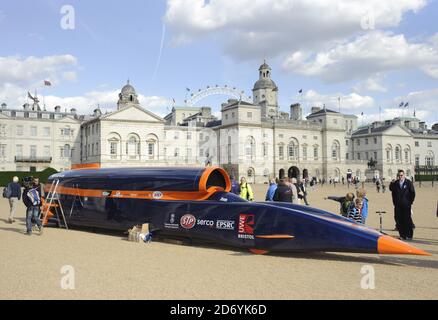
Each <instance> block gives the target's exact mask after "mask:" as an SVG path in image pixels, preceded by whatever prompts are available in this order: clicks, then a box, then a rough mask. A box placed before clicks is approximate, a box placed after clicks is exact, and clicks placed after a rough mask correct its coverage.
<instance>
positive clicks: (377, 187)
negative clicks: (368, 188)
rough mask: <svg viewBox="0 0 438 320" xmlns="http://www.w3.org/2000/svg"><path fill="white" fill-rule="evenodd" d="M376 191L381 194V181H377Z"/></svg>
mask: <svg viewBox="0 0 438 320" xmlns="http://www.w3.org/2000/svg"><path fill="white" fill-rule="evenodd" d="M376 189H377V193H380V179H377V180H376Z"/></svg>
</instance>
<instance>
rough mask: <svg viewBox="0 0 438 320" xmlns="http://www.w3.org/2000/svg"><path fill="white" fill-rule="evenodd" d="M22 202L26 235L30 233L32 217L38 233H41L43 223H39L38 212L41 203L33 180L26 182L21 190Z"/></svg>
mask: <svg viewBox="0 0 438 320" xmlns="http://www.w3.org/2000/svg"><path fill="white" fill-rule="evenodd" d="M22 198H23V203H24V205H25V206H26V208H27V210H26V235H29V236H30V235H32V225H33V223H32V219H33V220H34V221H35V223H36V225H37V226H38V229H39V232H40V235H41V234H42V233H43V225H42V223H41V220H40V217H39V213H40V205H41V195H40V194H39V192H38V186H37V185H35V184H34V181H32V182H30V183H28V184H26V185H25V186H24V191H23V196H22Z"/></svg>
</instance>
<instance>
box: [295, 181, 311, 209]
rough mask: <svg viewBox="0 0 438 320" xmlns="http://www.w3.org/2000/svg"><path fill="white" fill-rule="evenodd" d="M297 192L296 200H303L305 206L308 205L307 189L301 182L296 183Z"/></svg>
mask: <svg viewBox="0 0 438 320" xmlns="http://www.w3.org/2000/svg"><path fill="white" fill-rule="evenodd" d="M296 186H297V190H298V198H299V199H300V200H304V203H305V204H306V206H308V205H309V202H307V188H306V185H305V184H304V183H303V182H302V181H300V180H299V181H298V183H297V185H296Z"/></svg>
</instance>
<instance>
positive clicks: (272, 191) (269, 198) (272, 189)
mask: <svg viewBox="0 0 438 320" xmlns="http://www.w3.org/2000/svg"><path fill="white" fill-rule="evenodd" d="M275 190H277V183H276V181H275V179H270V180H269V187H268V191H267V192H266V197H265V201H274V194H275Z"/></svg>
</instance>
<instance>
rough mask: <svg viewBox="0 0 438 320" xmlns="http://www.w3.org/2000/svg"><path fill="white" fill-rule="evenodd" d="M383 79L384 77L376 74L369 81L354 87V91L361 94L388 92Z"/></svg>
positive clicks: (366, 80)
mask: <svg viewBox="0 0 438 320" xmlns="http://www.w3.org/2000/svg"><path fill="white" fill-rule="evenodd" d="M383 78H384V77H383V76H381V75H379V74H376V75H375V76H371V77H369V78H368V79H365V80H364V81H361V82H359V83H357V84H356V85H355V86H354V87H353V90H354V91H356V92H359V93H361V92H368V91H375V92H387V91H388V89H387V88H385V86H384V85H383V84H382V81H383Z"/></svg>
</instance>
